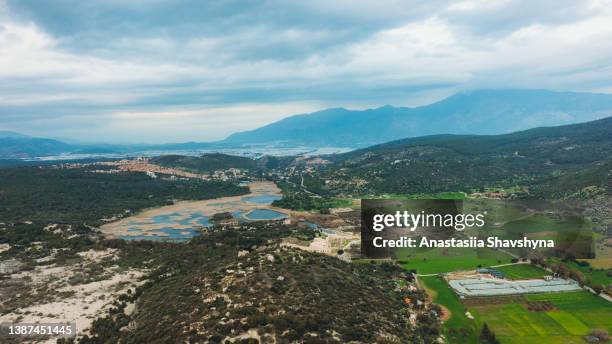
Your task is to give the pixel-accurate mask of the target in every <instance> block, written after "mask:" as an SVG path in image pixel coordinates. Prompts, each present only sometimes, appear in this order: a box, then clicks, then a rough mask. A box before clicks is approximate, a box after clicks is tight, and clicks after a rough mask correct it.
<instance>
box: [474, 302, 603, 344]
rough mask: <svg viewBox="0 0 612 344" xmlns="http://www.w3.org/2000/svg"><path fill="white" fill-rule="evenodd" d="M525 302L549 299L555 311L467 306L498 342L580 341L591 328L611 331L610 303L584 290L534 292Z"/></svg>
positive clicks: (511, 305)
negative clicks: (494, 335)
mask: <svg viewBox="0 0 612 344" xmlns="http://www.w3.org/2000/svg"><path fill="white" fill-rule="evenodd" d="M527 299H528V300H529V301H550V302H552V303H553V304H554V306H555V308H556V309H555V310H552V311H542V312H533V311H529V310H527V307H526V305H525V304H516V303H502V304H491V303H487V304H483V305H478V306H470V311H471V312H472V314H474V316H476V318H477V320H479V321H486V322H487V324H488V325H489V327H490V328H491V330H493V331H494V332H495V334H496V336H497V338H499V340H500V341H501V343H521V344H529V343H537V344H541V343H584V339H583V338H582V337H583V336H584V335H586V334H588V333H589V331H590V330H591V329H595V328H598V329H605V330H607V331H609V332H612V322H611V321H610V319H612V304H611V303H609V302H607V301H605V300H603V299H602V298H600V297H597V296H595V295H593V294H590V293H588V292H586V291H579V292H569V293H551V294H536V295H529V296H527Z"/></svg>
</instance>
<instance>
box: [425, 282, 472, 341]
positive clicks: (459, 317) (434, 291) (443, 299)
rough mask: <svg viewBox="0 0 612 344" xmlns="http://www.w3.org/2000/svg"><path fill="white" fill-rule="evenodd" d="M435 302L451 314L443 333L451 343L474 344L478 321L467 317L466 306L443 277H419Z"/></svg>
mask: <svg viewBox="0 0 612 344" xmlns="http://www.w3.org/2000/svg"><path fill="white" fill-rule="evenodd" d="M419 280H420V281H421V282H422V283H423V285H424V286H425V288H427V292H428V293H429V294H430V296H431V297H432V299H433V301H434V302H435V303H437V304H439V305H442V306H444V307H445V308H446V309H447V310H448V311H449V312H450V318H449V319H448V320H447V321H446V322H445V323H444V326H443V331H444V335H445V336H446V338H447V339H448V340H449V342H450V343H474V342H475V341H476V340H477V338H478V334H479V333H480V327H479V326H478V323H477V321H476V320H470V319H468V318H467V317H466V316H465V312H466V311H467V309H466V306H465V305H464V304H462V303H461V301H460V300H459V298H458V297H457V294H455V292H453V290H452V289H451V288H450V287H449V285H448V284H447V283H446V281H444V280H443V279H442V278H441V277H438V276H426V277H419Z"/></svg>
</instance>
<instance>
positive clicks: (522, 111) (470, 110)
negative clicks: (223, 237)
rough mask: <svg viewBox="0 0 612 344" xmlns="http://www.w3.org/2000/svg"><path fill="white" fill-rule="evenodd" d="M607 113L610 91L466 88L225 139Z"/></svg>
mask: <svg viewBox="0 0 612 344" xmlns="http://www.w3.org/2000/svg"><path fill="white" fill-rule="evenodd" d="M610 115H612V95H610V94H595V93H577V92H556V91H549V90H537V89H536V90H530V89H507V90H504V89H482V90H467V91H462V92H459V93H457V94H454V95H452V96H450V97H448V98H445V99H443V100H440V101H438V102H435V103H433V104H429V105H425V106H420V107H416V108H408V107H394V106H391V105H384V106H381V107H378V108H373V109H366V110H347V109H344V108H332V109H325V110H321V111H317V112H313V113H311V114H302V115H295V116H290V117H287V118H284V119H282V120H280V121H278V122H274V123H271V124H268V125H266V126H263V127H261V128H257V129H255V130H250V131H246V132H240V133H235V134H232V135H230V136H229V137H228V138H227V139H226V140H224V141H223V142H224V143H230V144H251V143H258V144H261V143H271V142H285V143H286V144H295V145H310V146H336V147H363V146H368V145H373V144H378V143H383V142H387V141H392V140H397V139H402V138H408V137H419V136H425V135H436V134H489V135H491V134H503V133H508V132H514V131H519V130H525V129H530V128H534V127H541V126H557V125H563V124H571V123H578V122H586V121H591V120H595V119H598V118H602V117H606V116H610Z"/></svg>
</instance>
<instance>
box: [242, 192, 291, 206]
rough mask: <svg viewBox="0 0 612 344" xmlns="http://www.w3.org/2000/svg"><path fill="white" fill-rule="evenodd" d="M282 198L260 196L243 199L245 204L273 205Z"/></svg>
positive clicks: (266, 195)
mask: <svg viewBox="0 0 612 344" xmlns="http://www.w3.org/2000/svg"><path fill="white" fill-rule="evenodd" d="M281 198H282V197H281V196H279V195H268V194H264V195H259V196H250V197H242V199H241V200H242V201H243V202H251V203H257V204H271V203H272V202H274V201H277V200H279V199H281Z"/></svg>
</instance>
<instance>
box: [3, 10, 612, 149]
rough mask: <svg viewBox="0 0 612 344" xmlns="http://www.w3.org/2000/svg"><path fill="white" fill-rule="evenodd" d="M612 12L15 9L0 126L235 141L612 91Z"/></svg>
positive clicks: (116, 138) (7, 29)
mask: <svg viewBox="0 0 612 344" xmlns="http://www.w3.org/2000/svg"><path fill="white" fill-rule="evenodd" d="M611 23H612V1H576V0H568V1H565V0H554V1H547V0H538V1H532V0H525V1H520V0H513V1H506V0H500V1H491V0H482V1H480V0H467V1H408V0H397V1H393V0H390V1H386V0H377V1H356V0H334V1H330V0H309V1H280V0H279V1H248V0H242V1H201V0H183V1H160V0H131V1H124V0H99V1H98V0H88V1H81V0H74V1H66V0H49V1H44V0H0V130H13V131H18V132H22V133H25V134H30V135H37V136H45V137H56V138H70V139H75V140H83V141H90V142H96V141H98V142H99V141H106V142H178V141H188V140H195V141H208V140H216V139H221V138H223V137H225V136H227V135H228V134H229V133H232V132H235V131H239V130H244V129H251V128H254V127H257V126H260V125H263V124H267V123H270V122H272V121H275V120H277V119H280V118H282V117H285V116H288V115H291V114H296V113H305V112H312V111H316V110H319V109H323V108H327V107H339V106H342V107H347V108H355V109H358V108H367V107H377V106H381V105H385V104H392V105H398V106H415V105H421V104H426V103H430V102H432V101H435V100H438V99H440V98H443V97H444V96H447V95H449V94H452V93H454V92H456V91H459V90H464V89H478V88H546V89H554V90H573V91H593V92H606V93H612V24H611Z"/></svg>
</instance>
